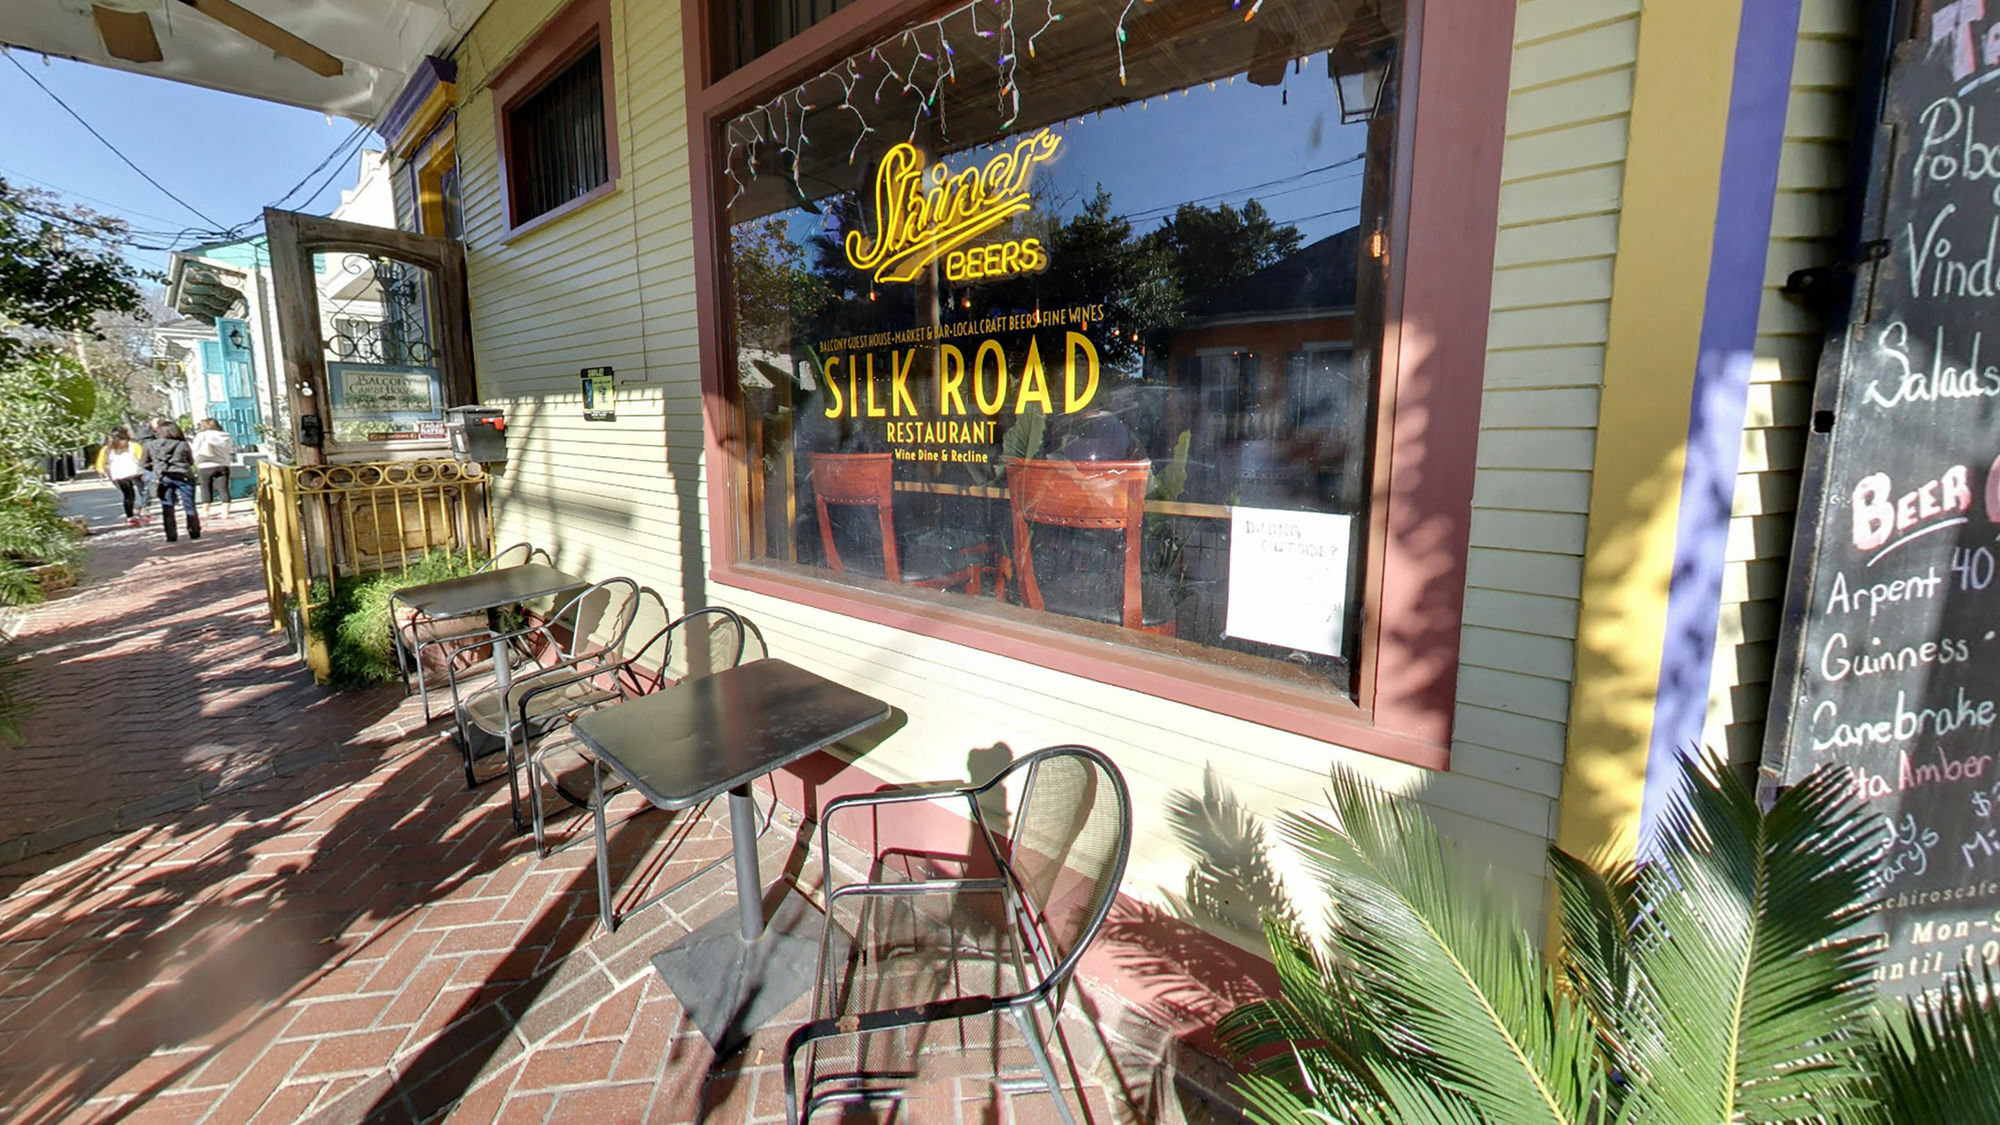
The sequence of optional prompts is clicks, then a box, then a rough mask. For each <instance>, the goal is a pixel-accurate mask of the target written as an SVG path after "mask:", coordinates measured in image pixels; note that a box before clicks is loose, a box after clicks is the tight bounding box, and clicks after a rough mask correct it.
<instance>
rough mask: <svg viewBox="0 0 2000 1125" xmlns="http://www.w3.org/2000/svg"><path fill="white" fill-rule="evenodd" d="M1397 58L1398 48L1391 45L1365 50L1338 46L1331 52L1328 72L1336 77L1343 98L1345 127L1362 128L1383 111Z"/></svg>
mask: <svg viewBox="0 0 2000 1125" xmlns="http://www.w3.org/2000/svg"><path fill="white" fill-rule="evenodd" d="M1395 57H1396V48H1395V45H1394V44H1391V43H1384V44H1382V45H1381V46H1378V47H1373V48H1369V49H1365V50H1357V49H1355V48H1353V47H1345V46H1336V47H1334V49H1333V50H1331V51H1328V52H1327V55H1326V69H1327V73H1328V74H1330V75H1332V77H1333V84H1334V93H1335V94H1337V95H1339V97H1340V123H1341V124H1343V125H1358V124H1360V123H1362V122H1365V121H1368V120H1371V119H1372V118H1374V116H1375V114H1376V113H1378V112H1379V111H1380V110H1381V109H1382V106H1383V103H1384V102H1385V101H1386V97H1385V96H1386V95H1387V93H1388V91H1389V72H1390V71H1392V70H1394V69H1395V68H1394V66H1393V65H1392V64H1393V63H1394V61H1395Z"/></svg>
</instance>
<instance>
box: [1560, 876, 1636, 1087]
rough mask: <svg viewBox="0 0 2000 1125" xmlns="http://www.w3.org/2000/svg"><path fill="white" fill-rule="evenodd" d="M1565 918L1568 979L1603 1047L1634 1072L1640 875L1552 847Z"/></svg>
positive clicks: (1564, 970) (1564, 966) (1564, 958)
mask: <svg viewBox="0 0 2000 1125" xmlns="http://www.w3.org/2000/svg"><path fill="white" fill-rule="evenodd" d="M1549 869H1550V871H1551V873H1552V874H1553V876H1554V878H1555V883H1556V890H1557V896H1558V898H1557V901H1558V905H1559V908H1560V916H1561V919H1562V931H1561V940H1560V942H1559V944H1558V949H1557V957H1558V959H1559V963H1560V966H1561V969H1562V973H1563V977H1564V980H1565V981H1566V983H1568V985H1569V987H1570V989H1571V990H1572V991H1574V992H1575V993H1576V995H1577V997H1578V999H1580V1000H1581V1001H1582V1002H1583V1005H1584V1007H1585V1009H1586V1010H1587V1011H1588V1012H1589V1013H1590V1018H1591V1022H1592V1024H1593V1025H1594V1026H1595V1027H1596V1030H1597V1037H1598V1042H1599V1044H1600V1045H1601V1046H1602V1047H1603V1049H1604V1052H1605V1055H1606V1057H1607V1058H1609V1059H1611V1060H1612V1063H1613V1066H1614V1067H1615V1068H1616V1069H1618V1070H1619V1071H1621V1072H1624V1071H1629V1070H1630V1069H1631V1064H1630V1062H1629V1059H1630V1056H1631V1045H1630V1043H1628V1042H1627V1040H1626V1033H1625V1020H1626V1014H1627V1012H1628V1011H1629V1010H1630V1008H1631V1004H1632V990H1633V988H1634V985H1635V982H1634V980H1633V975H1632V974H1633V969H1632V931H1633V928H1634V926H1636V925H1637V922H1638V912H1639V904H1638V894H1639V871H1638V868H1637V866H1636V865H1634V864H1632V863H1630V862H1626V863H1620V864H1616V865H1613V866H1611V867H1609V868H1607V869H1606V870H1603V871H1599V870H1597V869H1596V868H1594V867H1591V866H1590V865H1589V864H1587V863H1585V862H1583V861H1582V860H1580V859H1577V858H1576V857H1575V856H1572V855H1570V854H1569V853H1568V852H1565V851H1563V850H1562V849H1560V848H1550V849H1549Z"/></svg>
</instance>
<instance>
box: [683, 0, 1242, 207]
mask: <svg viewBox="0 0 2000 1125" xmlns="http://www.w3.org/2000/svg"><path fill="white" fill-rule="evenodd" d="M1030 2H1032V0H1030ZM1142 2H1143V3H1148V4H1150V3H1152V0H1126V3H1125V7H1124V9H1123V10H1122V11H1120V12H1119V14H1118V23H1117V27H1116V30H1115V34H1116V37H1117V48H1118V84H1119V85H1120V86H1123V85H1125V79H1126V72H1125V21H1126V20H1127V19H1129V18H1131V15H1132V11H1133V9H1134V8H1136V7H1138V6H1139V5H1140V4H1141V3H1142ZM1245 3H1246V0H1231V3H1230V8H1231V9H1232V10H1240V9H1243V8H1244V6H1245ZM1263 6H1264V0H1248V10H1247V11H1245V12H1244V15H1243V19H1244V20H1245V22H1248V21H1249V20H1251V19H1253V18H1255V17H1256V15H1257V12H1258V10H1259V9H1261V8H1262V7H1263ZM982 14H983V18H982ZM961 17H963V18H964V19H965V21H966V22H967V23H968V25H969V26H970V27H971V29H972V32H973V34H974V35H976V36H977V37H978V38H980V39H991V40H994V41H995V45H996V46H997V47H998V48H999V52H1000V53H999V55H998V57H997V58H996V59H995V60H994V61H995V75H994V83H995V95H994V96H995V98H996V101H997V103H998V108H999V111H1000V115H1001V122H1000V128H1001V131H1002V132H1005V131H1006V130H1007V129H1010V128H1012V127H1013V125H1014V122H1015V120H1016V119H1018V118H1019V117H1020V115H1021V87H1020V84H1019V82H1018V81H1017V76H1018V73H1019V69H1020V62H1021V58H1020V56H1021V51H1022V50H1026V51H1027V54H1028V57H1029V58H1034V57H1035V44H1036V41H1038V40H1039V39H1041V37H1042V36H1043V35H1045V34H1047V33H1048V31H1049V29H1050V28H1052V27H1054V26H1055V25H1056V24H1058V23H1061V22H1062V19H1063V17H1062V13H1060V12H1058V11H1056V4H1055V0H1042V12H1041V25H1040V26H1039V27H1037V28H1036V29H1035V30H1034V32H1033V33H1032V34H1030V35H1028V36H1027V37H1026V40H1025V42H1024V41H1023V40H1022V37H1021V29H1020V27H1019V25H1018V24H1017V23H1016V12H1015V7H1014V0H972V2H971V3H969V4H966V5H965V6H963V7H960V8H955V9H953V10H951V11H949V12H946V13H945V14H943V15H941V16H939V17H937V18H936V19H933V20H930V21H929V22H927V23H923V24H919V25H917V26H916V27H912V28H910V29H908V30H906V31H904V32H902V33H901V34H900V35H897V36H895V37H893V38H891V39H889V40H887V41H885V42H883V43H878V44H876V45H875V46H873V47H870V48H869V49H868V50H867V51H866V52H857V53H855V54H853V55H849V56H848V57H847V58H845V59H842V60H841V61H840V62H839V63H836V64H835V65H834V66H833V67H832V68H830V69H828V70H827V71H825V72H824V73H821V74H819V75H816V76H815V77H813V78H810V79H808V80H807V81H805V82H804V83H801V84H800V85H798V86H795V87H793V88H792V89H790V90H788V91H786V92H784V93H782V94H779V95H778V96H777V97H776V98H773V99H772V100H771V101H769V102H766V103H764V104H763V105H760V106H756V107H753V108H751V109H750V110H748V111H746V112H744V113H742V114H740V115H738V116H737V117H735V118H734V119H732V120H731V121H730V122H729V124H728V126H726V127H725V129H724V132H723V139H724V140H725V141H726V142H727V143H728V148H727V160H726V161H725V163H724V168H723V170H724V172H725V174H726V175H728V177H729V181H730V183H732V184H734V185H735V189H736V190H735V192H734V194H732V195H731V196H730V197H729V205H730V206H733V205H734V204H735V203H736V200H737V199H738V198H740V197H741V196H742V195H743V193H744V191H745V190H746V185H745V183H744V181H743V179H742V177H741V176H740V175H739V174H738V171H737V169H738V165H739V163H740V164H741V165H742V167H744V168H746V169H747V170H748V172H749V175H750V177H751V178H753V179H754V178H756V176H757V175H758V173H759V171H760V170H759V168H758V167H757V153H758V150H759V149H761V148H764V147H766V146H769V145H776V146H777V150H778V155H779V156H780V157H781V158H783V159H784V162H785V164H786V167H785V168H783V169H781V170H780V171H781V172H783V173H784V174H786V175H788V176H789V178H790V179H791V181H792V187H793V189H794V190H795V191H797V192H798V193H799V196H800V198H806V197H807V196H806V193H805V185H804V184H803V183H802V182H801V181H800V173H799V167H800V165H801V164H803V163H804V161H805V150H806V147H807V146H808V145H810V144H811V143H812V138H811V137H809V136H807V135H806V117H807V115H808V114H810V113H811V112H812V111H813V110H815V109H818V108H819V105H820V103H819V102H816V101H813V100H808V98H807V94H806V91H807V89H808V88H809V87H812V86H815V85H822V86H826V85H831V86H837V87H838V89H839V96H840V102H839V104H838V105H835V106H834V107H833V108H835V109H842V110H846V111H848V112H849V113H852V114H853V115H854V120H855V121H856V122H857V123H858V124H859V125H860V126H861V131H860V132H859V133H857V134H856V135H855V137H854V143H853V144H852V145H851V146H849V148H848V151H847V162H848V163H849V164H852V163H854V161H855V159H856V158H857V157H858V156H859V154H860V152H861V142H863V141H865V140H867V139H868V137H869V136H870V135H871V134H873V133H875V132H877V131H878V130H877V129H876V127H875V126H874V125H873V124H871V123H870V121H869V116H868V111H867V110H866V109H865V108H864V106H879V105H881V104H882V96H883V94H884V93H888V94H889V95H890V96H891V97H903V96H906V95H914V96H915V97H916V103H917V104H916V108H915V109H914V110H912V111H911V113H910V132H909V138H908V139H909V141H910V143H912V144H915V143H916V140H917V134H918V133H919V132H920V131H922V129H923V123H924V119H925V118H928V117H936V118H937V125H938V133H939V135H940V136H941V137H943V138H945V139H947V140H949V139H950V136H951V134H950V130H949V123H948V122H947V121H946V120H945V112H944V100H943V95H944V90H945V87H947V86H950V85H953V84H955V83H956V82H957V81H958V63H957V56H958V51H957V48H955V47H954V46H953V45H952V41H951V33H950V32H949V31H948V30H947V28H946V25H947V24H948V23H949V22H951V21H953V20H957V19H960V18H961ZM1029 18H1030V19H1033V18H1034V17H1033V16H1030V17H1029ZM885 50H887V51H894V52H897V53H902V52H908V53H909V56H910V61H909V63H908V64H907V65H906V66H903V67H901V68H898V67H897V65H896V63H895V62H894V61H893V60H892V59H890V58H888V57H887V56H885V55H884V54H883V52H884V51H885ZM1210 85H1213V83H1211V84H1210ZM857 94H858V95H861V96H862V97H863V98H866V99H867V100H866V101H865V102H857V100H856V95H857ZM825 96H826V97H827V98H829V99H830V98H831V97H832V96H833V91H832V90H830V89H829V90H826V91H825Z"/></svg>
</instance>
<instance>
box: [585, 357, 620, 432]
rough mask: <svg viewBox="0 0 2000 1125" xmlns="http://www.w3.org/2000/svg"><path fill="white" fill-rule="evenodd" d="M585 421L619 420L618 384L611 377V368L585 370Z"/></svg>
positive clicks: (588, 368) (587, 368)
mask: <svg viewBox="0 0 2000 1125" xmlns="http://www.w3.org/2000/svg"><path fill="white" fill-rule="evenodd" d="M583 420H584V421H586V422H616V421H617V420H618V384H617V382H616V381H615V380H614V379H613V378H612V377H611V368H609V367H586V368H584V369H583Z"/></svg>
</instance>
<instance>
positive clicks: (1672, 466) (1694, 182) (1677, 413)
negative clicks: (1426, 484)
mask: <svg viewBox="0 0 2000 1125" xmlns="http://www.w3.org/2000/svg"><path fill="white" fill-rule="evenodd" d="M1741 18H1742V4H1741V2H1740V0H1668V2H1660V0H1654V2H1652V3H1648V4H1647V5H1646V7H1645V9H1644V11H1643V12H1642V14H1641V15H1640V18H1639V51H1638V60H1637V64H1636V68H1635V70H1636V73H1635V76H1634V84H1633V91H1632V117H1631V128H1630V133H1629V138H1630V139H1629V141H1628V148H1627V153H1626V159H1625V181H1624V189H1623V193H1622V204H1621V210H1620V215H1619V226H1618V256H1617V260H1616V263H1615V265H1614V266H1613V270H1612V289H1611V313H1610V331H1609V337H1608V342H1607V343H1606V345H1605V354H1604V391H1603V398H1602V401H1601V405H1600V407H1599V414H1598V422H1597V434H1598V440H1597V453H1596V461H1595V464H1594V466H1593V470H1592V478H1591V490H1590V524H1589V534H1588V538H1587V540H1586V543H1585V547H1584V563H1583V598H1582V605H1581V611H1580V617H1579V620H1578V623H1577V644H1576V682H1575V686H1574V689H1573V691H1572V693H1571V696H1570V717H1569V732H1568V746H1567V751H1566V753H1565V755H1564V761H1563V786H1562V801H1561V804H1560V808H1559V811H1558V816H1557V826H1556V843H1557V845H1558V846H1560V847H1562V848H1563V849H1564V850H1566V851H1568V852H1570V853H1572V854H1575V855H1579V856H1584V857H1586V858H1594V859H1629V858H1631V857H1632V855H1633V854H1634V851H1635V849H1636V847H1637V843H1638V834H1639V816H1640V807H1641V803H1642V801H1643V799H1644V796H1645V789H1646V758H1647V749H1648V744H1649V743H1650V741H1651V739H1652V732H1653V711H1654V704H1655V701H1656V698H1657V695H1658V690H1659V676H1660V654H1661V651H1662V648H1663V645H1664V642H1665V632H1666V609H1667V589H1668V585H1669V583H1670V581H1671V580H1672V577H1673V561H1674V543H1675V534H1676V529H1677V524H1678V520H1679V516H1680V492H1681V474H1682V469H1683V467H1684V465H1685V463H1686V456H1687V427H1688V417H1689V410H1690V399H1691V396H1692V394H1693V390H1694V380H1695V365H1696V362H1697V360H1698V359H1699V355H1700V344H1701V328H1702V312H1703V306H1704V303H1705V301H1706V299H1707V290H1708V272H1709V257H1710V249H1711V244H1712V241H1713V234H1714V230H1715V208H1716V200H1717V196H1718V192H1719V191H1720V181H1721V175H1722V150H1723V141H1724V138H1725V137H1726V135H1727V132H1728V129H1727V126H1728V117H1729V97H1730V89H1731V81H1732V76H1733V73H1734V63H1735V54H1736V36H1737V28H1738V24H1739V22H1740V20H1741Z"/></svg>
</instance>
